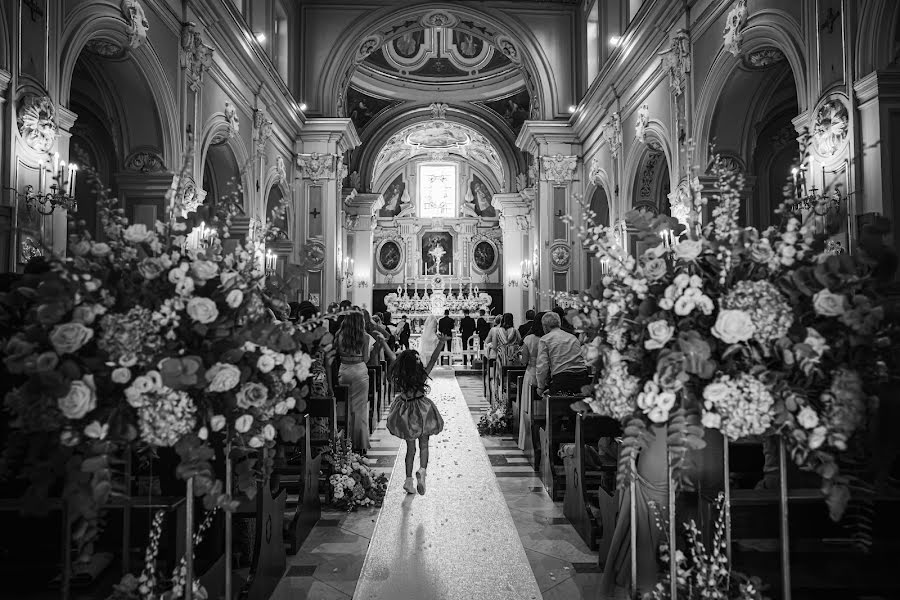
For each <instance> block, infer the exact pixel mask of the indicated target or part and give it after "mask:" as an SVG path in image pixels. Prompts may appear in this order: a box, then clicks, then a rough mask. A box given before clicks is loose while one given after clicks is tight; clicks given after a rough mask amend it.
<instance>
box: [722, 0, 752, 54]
mask: <svg viewBox="0 0 900 600" xmlns="http://www.w3.org/2000/svg"><path fill="white" fill-rule="evenodd" d="M747 13H748V10H747V0H737V2H735V3H734V5H733V6H732V7H731V10H729V11H728V16H727V17H725V31H724V32H723V33H722V38H723V39H724V44H723V45H724V47H725V50H727V51H728V52H731V53H732V54H733V55H734V56H738V55H739V54H740V53H741V45H742V44H743V43H744V27H745V26H746V25H747Z"/></svg>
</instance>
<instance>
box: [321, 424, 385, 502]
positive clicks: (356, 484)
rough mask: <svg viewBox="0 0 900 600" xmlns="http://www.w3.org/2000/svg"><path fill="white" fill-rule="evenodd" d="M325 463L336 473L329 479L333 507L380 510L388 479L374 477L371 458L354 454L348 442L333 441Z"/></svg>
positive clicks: (341, 440) (382, 475) (377, 475)
mask: <svg viewBox="0 0 900 600" xmlns="http://www.w3.org/2000/svg"><path fill="white" fill-rule="evenodd" d="M339 437H340V436H339ZM325 460H326V462H328V463H329V464H330V465H331V466H332V470H333V473H332V474H331V476H330V477H329V478H328V484H329V487H330V490H331V493H330V494H329V496H330V498H331V504H332V506H334V507H336V508H340V509H345V510H348V511H353V510H356V509H357V508H359V507H360V506H381V503H382V501H383V500H384V495H385V493H386V492H387V484H388V481H387V477H386V476H385V475H384V474H383V473H380V474H379V473H375V471H374V470H373V469H372V467H370V466H369V459H368V458H365V457H363V456H360V455H359V454H357V453H356V452H353V449H352V448H351V447H350V441H349V440H346V439H338V440H336V441H333V442H332V443H331V446H330V448H329V450H328V452H327V453H326V454H325Z"/></svg>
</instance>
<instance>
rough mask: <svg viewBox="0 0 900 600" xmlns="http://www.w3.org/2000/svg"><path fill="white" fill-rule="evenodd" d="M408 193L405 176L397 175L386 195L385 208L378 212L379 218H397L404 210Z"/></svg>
mask: <svg viewBox="0 0 900 600" xmlns="http://www.w3.org/2000/svg"><path fill="white" fill-rule="evenodd" d="M405 193H406V183H404V181H403V175H397V177H395V178H394V181H392V182H391V185H389V186H388V189H387V191H386V192H385V193H384V206H383V207H382V208H381V210H379V211H378V216H379V217H396V216H397V215H399V214H400V212H401V211H402V210H403V207H402V206H401V204H402V202H403V197H404V195H405Z"/></svg>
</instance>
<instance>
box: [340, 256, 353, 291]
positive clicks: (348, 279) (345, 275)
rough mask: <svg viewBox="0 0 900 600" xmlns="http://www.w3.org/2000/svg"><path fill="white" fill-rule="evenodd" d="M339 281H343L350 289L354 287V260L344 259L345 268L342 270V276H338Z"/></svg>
mask: <svg viewBox="0 0 900 600" xmlns="http://www.w3.org/2000/svg"><path fill="white" fill-rule="evenodd" d="M338 279H340V280H341V281H343V282H344V283H345V284H346V286H347V288H348V289H349V288H352V287H353V284H354V277H353V259H352V258H345V259H344V266H343V269H341V272H340V274H339V275H338Z"/></svg>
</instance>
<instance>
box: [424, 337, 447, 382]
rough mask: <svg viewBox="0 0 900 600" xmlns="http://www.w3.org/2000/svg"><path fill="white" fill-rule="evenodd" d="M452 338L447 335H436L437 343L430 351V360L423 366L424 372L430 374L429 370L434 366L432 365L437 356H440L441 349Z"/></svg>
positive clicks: (435, 362) (434, 363) (435, 361)
mask: <svg viewBox="0 0 900 600" xmlns="http://www.w3.org/2000/svg"><path fill="white" fill-rule="evenodd" d="M452 339H453V338H452V337H450V336H448V335H441V336H438V345H437V347H435V349H434V352H432V353H431V360H429V361H428V366H426V367H425V372H426V373H428V374H429V375H431V370H432V369H433V368H434V365H436V364H437V361H438V358H440V356H441V351H442V350H443V349H444V347H445V346H446V345H447V342H449V341H450V340H452Z"/></svg>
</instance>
